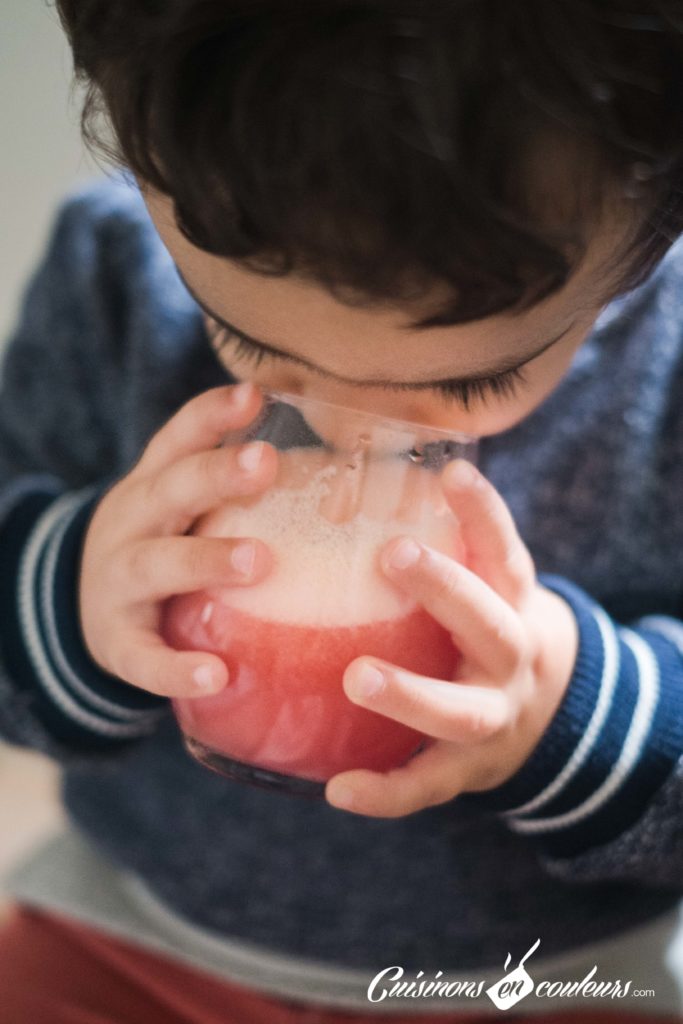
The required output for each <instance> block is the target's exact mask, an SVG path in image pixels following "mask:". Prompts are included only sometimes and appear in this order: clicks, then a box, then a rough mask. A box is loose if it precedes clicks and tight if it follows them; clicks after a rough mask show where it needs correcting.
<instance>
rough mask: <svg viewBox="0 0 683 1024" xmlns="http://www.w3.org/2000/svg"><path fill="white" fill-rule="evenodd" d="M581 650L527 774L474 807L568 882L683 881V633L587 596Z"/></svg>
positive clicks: (550, 584)
mask: <svg viewBox="0 0 683 1024" xmlns="http://www.w3.org/2000/svg"><path fill="white" fill-rule="evenodd" d="M539 581H540V582H541V583H542V584H543V585H544V586H546V587H547V588H548V589H550V590H553V591H554V592H555V593H557V594H559V595H560V597H562V598H563V599H564V600H565V601H566V602H567V603H568V604H569V606H570V607H571V608H572V611H573V612H574V615H575V616H576V619H577V623H578V627H579V650H578V655H577V659H576V663H575V666H574V670H573V674H572V678H571V680H570V683H569V686H568V687H567V690H566V692H565V695H564V697H563V700H562V702H561V704H560V707H559V708H558V711H557V713H556V715H555V717H554V718H553V721H552V722H551V723H550V725H549V727H548V729H547V730H546V732H545V734H544V735H543V737H542V738H541V741H540V743H539V744H538V746H537V747H536V748H535V750H534V751H533V753H532V754H531V756H530V757H529V758H528V759H527V761H526V762H525V764H524V765H523V766H522V767H521V769H520V770H519V771H518V772H517V773H516V774H515V775H514V776H513V777H512V778H511V779H509V780H508V781H507V782H505V783H504V784H503V785H502V786H499V787H497V788H496V789H494V790H490V791H488V792H486V793H478V794H471V795H468V796H467V797H466V798H465V799H466V800H467V801H468V802H474V803H475V804H476V805H477V806H479V807H483V808H486V809H488V810H491V811H494V812H495V813H496V814H497V815H498V816H499V817H500V819H501V820H502V821H504V822H505V823H506V824H507V826H508V827H509V828H510V829H512V830H513V831H514V832H516V833H518V834H519V835H521V836H525V837H527V838H528V840H529V841H530V842H531V843H532V844H534V846H535V847H536V850H537V853H538V856H539V857H540V859H541V861H542V863H543V865H544V867H545V869H546V870H547V871H548V873H549V874H551V875H554V876H555V877H558V878H561V879H563V880H565V881H568V882H576V883H581V882H597V881H635V882H639V883H641V884H645V885H654V886H673V887H675V888H680V887H681V884H682V882H683V623H681V622H679V621H678V620H677V619H674V618H672V617H669V616H663V615H662V616H660V615H652V616H647V617H645V618H640V619H638V620H637V621H635V622H633V623H629V624H628V625H619V624H617V623H616V622H615V621H614V620H613V619H612V618H610V616H608V615H607V614H606V612H605V611H604V609H602V608H601V607H600V606H599V605H598V604H597V603H596V602H595V601H594V600H593V599H592V598H590V597H589V595H588V594H586V593H585V592H584V591H583V590H582V589H581V588H579V587H577V586H576V585H574V584H573V583H570V582H569V581H568V580H565V579H564V578H562V577H559V576H553V575H549V574H547V575H546V574H543V575H541V576H540V577H539Z"/></svg>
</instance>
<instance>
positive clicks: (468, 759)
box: [326, 461, 578, 818]
mask: <svg viewBox="0 0 683 1024" xmlns="http://www.w3.org/2000/svg"><path fill="white" fill-rule="evenodd" d="M442 482H443V488H444V492H445V494H446V496H447V498H448V501H449V503H450V505H451V507H452V508H453V510H454V512H455V513H456V514H457V516H458V519H459V520H460V523H461V529H462V538H463V541H464V543H465V547H466V550H467V563H468V566H469V568H465V566H464V565H459V564H458V563H457V562H455V561H454V560H453V559H451V558H448V557H447V556H445V555H442V554H439V553H438V552H436V551H434V550H432V549H431V548H428V547H427V546H425V545H418V544H415V542H413V541H410V540H407V539H406V538H402V539H399V538H394V539H393V540H391V541H390V542H389V543H388V544H387V546H386V548H385V549H384V551H383V553H382V566H383V568H384V571H385V572H386V573H387V575H388V576H389V578H390V579H391V580H392V582H393V583H395V584H396V585H397V586H399V587H401V588H403V589H405V590H406V591H408V592H409V593H411V594H412V595H414V597H415V598H416V599H417V600H418V601H419V602H420V604H421V605H423V606H424V607H425V608H426V610H427V611H428V612H429V613H430V614H431V615H432V616H433V617H434V618H435V619H436V620H437V621H438V622H440V623H441V624H442V625H443V626H444V627H445V628H446V629H448V630H449V632H450V633H451V636H452V638H453V642H454V643H455V644H456V646H457V647H458V649H459V650H460V651H461V653H462V659H461V662H460V664H459V666H458V671H457V676H456V680H455V681H450V680H449V681H445V680H439V679H426V678H424V677H423V676H418V675H415V674H414V673H411V672H407V671H405V670H404V669H401V668H398V667H396V666H394V665H391V664H388V663H386V662H380V661H378V660H377V659H373V658H357V659H356V660H355V661H353V662H352V663H351V664H350V665H349V667H348V669H347V671H346V673H345V675H344V689H345V690H346V693H347V695H348V697H349V698H350V699H351V700H353V701H354V702H355V703H357V704H362V705H363V706H364V707H366V708H369V709H371V710H372V711H378V712H379V713H380V714H383V715H387V716H389V717H390V718H394V719H396V721H398V722H403V723H405V724H406V725H410V726H412V727H413V728H415V729H419V730H420V731H421V732H423V733H425V734H426V735H427V736H429V737H433V740H431V741H429V743H428V745H427V746H426V748H425V749H423V750H422V751H421V752H420V753H418V754H416V755H415V756H414V757H413V758H412V759H411V760H410V761H408V763H407V764H406V765H404V766H403V767H401V768H396V769H394V770H393V771H389V772H384V773H382V772H372V771H366V770H360V769H359V770H355V771H350V772H343V773H341V774H339V775H336V776H335V777H334V778H333V779H331V780H330V781H329V782H328V784H327V787H326V796H327V799H328V800H329V801H330V803H332V804H334V805H335V806H337V807H343V808H345V809H348V810H352V811H355V812H356V813H358V814H367V815H373V816H376V817H387V818H392V817H399V816H401V815H404V814H410V813H412V812H413V811H419V810H421V809H422V808H425V807H431V806H433V805H436V804H441V803H445V802H446V801H447V800H451V799H453V798H454V797H456V796H458V794H460V793H467V792H476V791H480V790H486V789H492V788H494V787H496V786H499V785H500V784H501V783H503V782H505V781H506V780H507V779H509V778H510V777H511V776H512V775H513V774H514V773H515V772H516V771H517V770H518V769H519V768H521V766H522V764H523V763H524V762H525V761H526V759H527V758H528V757H529V755H530V754H531V752H532V751H533V750H534V748H535V747H536V746H537V744H538V742H539V740H540V739H541V736H542V735H543V733H544V732H545V730H546V728H547V726H548V725H549V724H550V722H551V720H552V718H553V716H554V715H555V712H556V711H557V709H558V707H559V705H560V702H561V700H562V696H563V694H564V692H565V690H566V688H567V685H568V683H569V680H570V678H571V674H572V671H573V667H574V663H575V660H576V654H577V648H578V628H577V624H576V620H575V618H574V615H573V613H572V611H571V610H570V608H569V606H568V605H567V604H566V603H565V602H564V601H563V600H562V599H561V598H560V597H558V596H557V595H556V594H554V593H552V592H551V591H549V590H547V589H545V588H544V587H542V586H540V584H539V583H538V582H537V581H536V577H535V571H534V565H533V561H532V559H531V556H530V554H529V552H528V550H527V548H526V547H525V545H524V544H523V543H522V540H521V538H520V537H519V534H518V533H517V530H516V528H515V525H514V522H513V520H512V516H511V515H510V512H509V510H508V508H507V506H506V504H505V503H504V501H503V499H502V498H501V496H500V495H499V494H498V492H497V491H496V490H495V489H494V488H493V486H492V485H491V484H490V483H489V482H488V481H486V480H485V479H484V477H482V476H481V474H480V473H479V472H478V471H477V470H476V469H475V468H474V467H473V466H471V465H470V464H469V463H467V462H463V461H458V462H453V463H451V464H450V465H449V466H448V467H447V468H446V469H445V470H444V473H443V477H442ZM413 559H414V560H413ZM370 667H372V668H373V669H375V670H377V669H379V670H380V672H379V673H378V672H377V671H375V672H374V673H369V674H368V675H367V676H364V674H363V673H364V669H367V668H370ZM373 685H376V687H377V688H376V689H375V690H374V692H373V693H372V694H371V693H370V689H371V687H372V686H373Z"/></svg>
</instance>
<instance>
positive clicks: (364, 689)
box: [349, 665, 384, 698]
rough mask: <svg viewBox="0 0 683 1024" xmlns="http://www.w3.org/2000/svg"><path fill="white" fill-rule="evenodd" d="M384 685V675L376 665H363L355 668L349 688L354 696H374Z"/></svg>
mask: <svg viewBox="0 0 683 1024" xmlns="http://www.w3.org/2000/svg"><path fill="white" fill-rule="evenodd" d="M383 686H384V675H383V673H382V672H381V671H380V670H379V669H378V668H377V666H376V665H363V666H362V667H361V668H359V669H357V670H356V673H355V675H354V676H353V679H352V681H351V686H350V687H349V689H350V690H351V692H352V693H353V695H354V697H361V698H363V697H374V695H375V694H376V693H379V691H380V690H381V689H382V687H383Z"/></svg>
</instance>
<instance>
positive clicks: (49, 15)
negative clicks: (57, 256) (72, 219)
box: [0, 0, 101, 344]
mask: <svg viewBox="0 0 683 1024" xmlns="http://www.w3.org/2000/svg"><path fill="white" fill-rule="evenodd" d="M51 2H52V0H50V3H51ZM70 81H71V59H70V53H69V49H68V45H67V43H66V39H65V37H64V34H63V31H62V28H61V25H60V24H59V18H58V17H57V13H56V11H55V10H54V7H52V6H48V0H0V344H2V343H3V342H4V341H5V340H6V338H7V335H8V333H9V331H10V329H11V326H12V324H13V322H14V320H15V317H16V314H17V305H18V302H19V298H20V295H21V291H22V289H23V287H24V285H25V283H26V279H27V276H28V274H29V273H30V271H31V269H32V268H33V266H34V265H35V263H36V260H37V259H38V258H39V257H40V254H41V251H42V248H43V246H44V244H45V239H46V234H47V231H48V228H49V225H50V219H51V216H52V214H53V212H54V209H55V206H56V204H57V202H58V201H59V199H60V197H61V196H62V195H63V194H64V192H65V191H67V190H68V188H69V187H70V186H72V185H73V184H75V182H76V181H78V180H84V179H86V178H87V177H91V176H92V175H93V174H98V173H101V172H99V171H98V169H97V168H96V166H95V164H94V163H93V162H92V160H91V159H90V157H88V156H86V154H85V151H84V148H83V146H82V144H81V141H80V136H79V128H78V110H79V108H78V104H77V103H76V102H75V99H76V98H77V97H75V98H74V101H73V102H71V104H70V98H69V94H70Z"/></svg>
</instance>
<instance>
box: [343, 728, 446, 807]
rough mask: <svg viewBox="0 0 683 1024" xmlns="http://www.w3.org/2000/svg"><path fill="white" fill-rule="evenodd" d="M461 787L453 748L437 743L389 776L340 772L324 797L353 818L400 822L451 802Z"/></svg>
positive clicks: (387, 774) (359, 771) (359, 770)
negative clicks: (399, 819) (362, 816)
mask: <svg viewBox="0 0 683 1024" xmlns="http://www.w3.org/2000/svg"><path fill="white" fill-rule="evenodd" d="M463 785H464V782H463V780H461V779H460V777H459V773H458V771H457V760H456V758H455V757H454V756H453V750H452V748H449V747H448V745H447V744H445V743H438V742H437V743H433V744H432V745H431V746H428V747H427V748H426V749H425V750H421V751H420V753H418V754H416V755H415V756H414V757H412V758H411V759H410V761H408V763H407V764H405V765H402V766H401V767H400V768H393V769H392V770H391V771H389V772H372V771H367V770H366V769H360V768H359V769H356V770H355V771H350V772H341V773H340V774H339V775H335V776H334V777H333V778H332V779H330V780H329V782H328V783H327V786H326V788H325V797H326V799H327V800H328V801H329V803H331V804H332V805H333V806H335V807H338V808H340V809H341V810H345V811H352V812H353V813H354V814H364V815H368V816H370V817H374V818H401V817H404V816H405V815H406V814H414V813H415V812H416V811H421V810H423V809H424V808H425V807H434V806H436V805H438V804H443V803H446V801H448V800H452V799H453V797H455V796H457V795H458V794H459V793H460V792H461V791H462V787H463Z"/></svg>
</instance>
